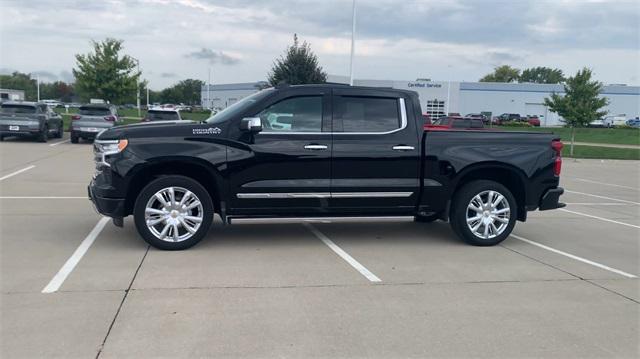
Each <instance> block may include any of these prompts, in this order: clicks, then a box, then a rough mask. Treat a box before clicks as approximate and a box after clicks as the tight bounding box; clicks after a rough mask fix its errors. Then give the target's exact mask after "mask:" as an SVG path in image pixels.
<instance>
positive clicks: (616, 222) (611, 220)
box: [558, 208, 640, 229]
mask: <svg viewBox="0 0 640 359" xmlns="http://www.w3.org/2000/svg"><path fill="white" fill-rule="evenodd" d="M558 209H559V210H561V211H563V212H569V213H573V214H577V215H579V216H585V217H589V218H594V219H599V220H601V221H605V222H610V223H615V224H620V225H623V226H627V227H633V228H638V229H640V226H636V225H635V224H629V223H625V222H620V221H614V220H613V219H609V218H603V217H598V216H594V215H591V214H586V213H582V212H576V211H570V210H568V209H564V208H558Z"/></svg>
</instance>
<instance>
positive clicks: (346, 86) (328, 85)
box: [274, 82, 417, 94]
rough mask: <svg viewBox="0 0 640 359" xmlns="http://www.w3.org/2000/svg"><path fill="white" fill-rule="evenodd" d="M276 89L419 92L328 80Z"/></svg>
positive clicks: (285, 85) (280, 86) (276, 87)
mask: <svg viewBox="0 0 640 359" xmlns="http://www.w3.org/2000/svg"><path fill="white" fill-rule="evenodd" d="M274 88H275V89H276V90H283V89H287V88H292V89H294V88H338V89H354V90H367V91H371V90H374V91H384V92H398V93H404V94H417V92H415V91H412V90H404V89H396V88H392V87H373V86H351V85H349V84H342V83H334V82H327V83H323V84H305V85H287V84H284V85H277V86H275V87H274Z"/></svg>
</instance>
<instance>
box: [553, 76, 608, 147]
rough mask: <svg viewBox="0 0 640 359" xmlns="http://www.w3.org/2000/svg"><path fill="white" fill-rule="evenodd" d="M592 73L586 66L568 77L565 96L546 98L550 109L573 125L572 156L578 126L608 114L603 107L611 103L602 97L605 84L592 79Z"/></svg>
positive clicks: (568, 124)
mask: <svg viewBox="0 0 640 359" xmlns="http://www.w3.org/2000/svg"><path fill="white" fill-rule="evenodd" d="M592 75H593V73H592V71H591V70H590V69H588V68H586V67H585V68H583V69H582V70H580V71H578V72H577V73H576V74H575V76H573V77H569V78H568V79H567V82H566V83H565V85H564V93H565V94H564V96H561V95H558V94H557V93H552V94H551V97H547V98H545V99H544V104H545V105H546V106H547V107H548V108H549V110H550V111H551V112H555V113H557V114H558V115H560V116H561V117H562V121H563V122H564V123H565V125H566V126H569V127H571V150H570V153H571V155H572V156H573V143H574V139H575V129H576V127H584V126H586V125H588V124H589V122H591V121H593V120H596V119H598V118H601V117H602V116H604V115H606V114H607V111H602V110H601V109H602V108H603V107H605V106H607V105H608V104H609V100H608V99H607V98H606V97H600V92H601V91H602V86H603V85H602V83H601V82H599V81H595V80H591V76H592Z"/></svg>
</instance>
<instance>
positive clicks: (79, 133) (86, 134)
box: [71, 129, 102, 138]
mask: <svg viewBox="0 0 640 359" xmlns="http://www.w3.org/2000/svg"><path fill="white" fill-rule="evenodd" d="M101 131H102V129H100V131H98V132H87V131H79V130H75V129H71V135H72V136H75V137H82V138H96V136H98V134H99V133H100V132H101Z"/></svg>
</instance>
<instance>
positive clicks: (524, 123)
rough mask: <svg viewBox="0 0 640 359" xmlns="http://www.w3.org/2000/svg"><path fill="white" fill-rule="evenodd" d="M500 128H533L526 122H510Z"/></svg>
mask: <svg viewBox="0 0 640 359" xmlns="http://www.w3.org/2000/svg"><path fill="white" fill-rule="evenodd" d="M500 126H504V127H531V124H530V123H529V122H525V121H510V122H504V123H503V124H502V125H500Z"/></svg>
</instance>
